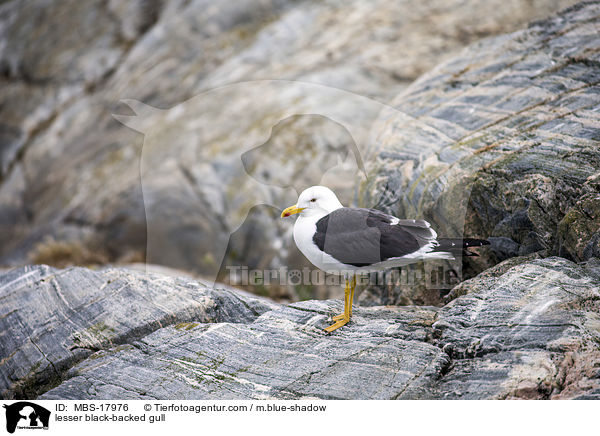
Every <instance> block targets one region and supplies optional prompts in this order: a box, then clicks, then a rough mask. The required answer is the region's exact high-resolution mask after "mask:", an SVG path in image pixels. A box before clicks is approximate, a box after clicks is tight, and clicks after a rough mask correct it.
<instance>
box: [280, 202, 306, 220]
mask: <svg viewBox="0 0 600 436" xmlns="http://www.w3.org/2000/svg"><path fill="white" fill-rule="evenodd" d="M304 209H306V208H305V207H298V205H297V204H294V205H293V206H290V207H286V208H285V209H284V210H283V212H281V218H285V217H286V216H290V215H294V214H295V213H300V212H302V211H303V210H304Z"/></svg>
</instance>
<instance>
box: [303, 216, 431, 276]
mask: <svg viewBox="0 0 600 436" xmlns="http://www.w3.org/2000/svg"><path fill="white" fill-rule="evenodd" d="M403 221H404V222H407V225H403V224H401V222H403ZM435 236H436V235H435V232H434V231H433V230H432V229H431V228H429V224H427V223H426V222H425V221H423V220H416V221H413V220H398V218H395V217H392V216H390V215H387V214H385V213H383V212H381V211H378V210H374V209H354V208H347V207H344V208H340V209H337V210H335V211H333V212H332V213H330V214H329V215H326V216H324V217H323V218H321V219H320V220H319V221H317V229H316V233H315V235H314V236H313V241H314V242H315V244H316V245H317V246H318V247H319V249H320V250H322V251H324V252H325V253H327V254H329V255H331V256H332V257H334V258H335V259H336V260H338V261H340V262H342V263H344V264H347V265H353V266H368V265H372V264H374V263H378V262H381V261H384V260H387V259H390V258H393V257H402V256H406V255H409V254H411V253H414V252H415V251H417V250H419V249H420V248H422V247H424V246H426V245H428V244H431V243H432V241H435Z"/></svg>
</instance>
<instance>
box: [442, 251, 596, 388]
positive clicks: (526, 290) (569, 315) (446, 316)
mask: <svg viewBox="0 0 600 436" xmlns="http://www.w3.org/2000/svg"><path fill="white" fill-rule="evenodd" d="M511 261H512V259H511V260H509V261H506V262H511ZM513 263H514V262H513ZM599 266H600V261H599V260H598V259H593V260H591V261H590V262H588V263H587V264H583V265H578V264H575V263H573V262H570V261H568V260H565V259H562V258H558V257H551V258H547V259H535V260H529V261H525V262H523V263H521V264H518V265H516V266H512V267H511V268H509V269H508V270H506V271H505V272H504V273H502V274H499V275H494V274H493V273H487V274H482V275H481V276H478V277H475V278H473V279H471V280H468V281H466V282H463V283H461V285H459V286H460V287H462V288H463V292H466V294H465V295H463V296H460V297H458V298H456V299H455V300H453V301H451V302H450V303H448V304H447V305H446V306H444V307H443V308H441V309H440V311H439V312H438V320H437V321H436V323H434V324H433V330H434V333H433V336H434V337H435V338H436V340H437V341H438V344H439V345H440V346H441V347H442V348H443V349H444V350H445V351H446V352H448V354H449V355H450V356H451V357H452V358H453V363H452V365H451V366H450V367H449V369H448V372H447V373H446V374H445V375H444V378H442V379H441V380H440V382H439V384H438V386H437V388H438V392H437V394H436V395H438V396H444V397H445V398H482V395H484V396H485V397H488V398H573V397H575V396H577V395H579V394H581V391H582V390H584V391H586V390H593V389H597V388H598V386H600V317H599V316H598V314H599V313H600V280H599V279H598V275H597V270H598V267H599ZM496 268H497V269H499V270H503V269H504V265H503V264H500V265H498V266H497V267H496ZM496 268H494V269H496Z"/></svg>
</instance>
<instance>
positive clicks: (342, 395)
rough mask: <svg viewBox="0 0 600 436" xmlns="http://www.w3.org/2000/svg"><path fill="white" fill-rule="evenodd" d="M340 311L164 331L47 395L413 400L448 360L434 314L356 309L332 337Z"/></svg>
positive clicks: (307, 310) (297, 311) (299, 306)
mask: <svg viewBox="0 0 600 436" xmlns="http://www.w3.org/2000/svg"><path fill="white" fill-rule="evenodd" d="M340 310H341V305H340V304H339V302H336V301H326V302H323V301H307V302H302V303H296V304H293V305H290V306H281V307H279V308H277V309H275V310H273V311H270V312H267V313H265V314H263V315H262V316H260V317H258V318H257V319H256V320H255V321H254V322H253V323H251V324H232V323H219V324H210V325H207V324H202V325H197V324H188V325H182V326H179V327H178V326H171V327H167V328H164V329H160V330H159V331H157V332H155V333H153V334H151V335H148V336H146V337H144V338H143V339H141V340H140V341H137V342H134V343H132V344H131V345H124V346H122V347H119V348H116V349H111V350H107V351H102V352H99V353H96V354H94V355H92V356H91V357H90V358H89V359H87V360H86V361H84V362H83V363H81V364H80V365H77V366H76V367H75V368H73V369H72V370H71V371H70V372H69V376H70V377H71V378H69V380H67V381H65V382H64V383H63V384H61V385H60V386H59V387H57V388H55V389H53V390H51V391H49V392H47V393H46V394H44V395H43V396H42V397H41V398H44V399H57V398H73V399H74V398H77V399H84V398H86V399H88V398H97V399H100V398H115V397H118V396H120V395H123V396H124V397H125V398H145V399H151V398H154V399H157V398H178V399H249V398H252V399H300V398H323V399H350V398H351V399H394V398H411V397H417V396H418V395H419V393H420V392H422V391H423V390H426V389H428V388H429V387H430V385H431V383H432V381H433V380H434V379H435V377H436V375H437V374H438V373H439V372H440V371H441V369H442V368H443V367H444V366H445V365H447V363H448V362H449V359H448V356H447V355H446V354H445V353H444V352H442V351H441V350H440V349H439V348H438V347H435V346H433V345H431V344H428V343H426V342H424V339H425V337H426V335H427V333H426V331H427V330H428V329H429V326H430V325H431V322H432V321H433V317H434V316H435V309H433V308H429V309H428V308H409V309H406V310H404V309H396V310H389V309H388V310H386V309H382V308H378V309H377V310H372V309H357V310H355V313H354V316H353V321H352V323H351V324H350V325H348V326H347V327H346V328H344V329H342V330H340V331H339V332H338V333H335V334H332V335H327V334H326V333H325V332H324V331H323V327H325V326H327V325H328V324H329V323H330V322H331V321H330V316H331V315H332V314H333V313H334V312H335V313H337V312H339V311H340ZM188 326H189V327H188Z"/></svg>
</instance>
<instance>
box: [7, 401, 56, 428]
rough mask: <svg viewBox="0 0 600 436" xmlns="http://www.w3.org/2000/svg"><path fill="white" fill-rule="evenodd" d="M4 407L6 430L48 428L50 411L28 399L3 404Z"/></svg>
mask: <svg viewBox="0 0 600 436" xmlns="http://www.w3.org/2000/svg"><path fill="white" fill-rule="evenodd" d="M3 407H4V408H5V409H6V431H8V432H9V433H14V432H15V429H17V428H18V429H48V423H49V421H50V411H49V410H48V409H45V408H43V407H42V406H38V405H37V404H35V403H30V402H29V401H19V402H18V403H13V404H10V405H6V404H5V405H3Z"/></svg>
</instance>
